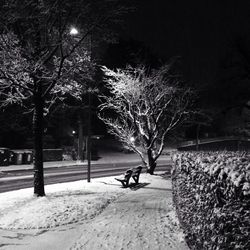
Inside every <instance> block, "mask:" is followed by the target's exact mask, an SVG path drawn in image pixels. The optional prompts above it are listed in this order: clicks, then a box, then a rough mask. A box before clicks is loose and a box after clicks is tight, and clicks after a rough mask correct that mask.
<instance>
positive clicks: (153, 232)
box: [0, 174, 188, 250]
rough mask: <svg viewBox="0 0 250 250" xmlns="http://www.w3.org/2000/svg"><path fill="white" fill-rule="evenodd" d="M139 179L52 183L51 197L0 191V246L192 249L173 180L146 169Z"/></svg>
mask: <svg viewBox="0 0 250 250" xmlns="http://www.w3.org/2000/svg"><path fill="white" fill-rule="evenodd" d="M140 183H141V184H140V187H139V188H137V189H129V188H127V189H122V188H121V185H120V184H119V183H117V181H115V180H114V177H106V178H97V179H95V180H93V181H92V183H87V182H86V181H78V182H72V183H67V184H66V183H62V184H56V185H50V186H47V187H46V190H47V197H46V198H39V199H36V198H34V197H33V196H32V191H33V190H32V189H26V190H25V189H24V190H20V191H13V192H9V193H3V194H0V225H2V229H0V250H16V249H18V250H66V249H67V250H68V249H71V250H75V249H84V250H105V249H106V250H147V249H148V250H168V249H172V250H177V249H180V250H188V247H187V246H186V244H185V242H184V241H183V234H182V233H181V230H180V228H179V226H178V220H177V218H176V215H175V212H174V210H173V207H172V191H171V181H170V180H166V179H163V178H162V177H160V176H150V175H147V174H142V175H141V178H140ZM69 208H70V210H69ZM1 211H2V212H1ZM35 218H36V219H35ZM31 219H33V220H31ZM55 219H57V220H58V223H59V226H56V227H50V226H52V225H53V223H54V221H55ZM69 221H71V224H67V222H69ZM8 227H10V228H12V230H9V229H8ZM18 228H26V229H18ZM32 228H37V229H32Z"/></svg>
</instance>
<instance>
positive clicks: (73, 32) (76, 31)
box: [69, 27, 79, 36]
mask: <svg viewBox="0 0 250 250" xmlns="http://www.w3.org/2000/svg"><path fill="white" fill-rule="evenodd" d="M78 33H79V31H78V30H77V29H76V28H75V27H72V28H71V29H70V32H69V34H70V35H72V36H74V35H77V34H78Z"/></svg>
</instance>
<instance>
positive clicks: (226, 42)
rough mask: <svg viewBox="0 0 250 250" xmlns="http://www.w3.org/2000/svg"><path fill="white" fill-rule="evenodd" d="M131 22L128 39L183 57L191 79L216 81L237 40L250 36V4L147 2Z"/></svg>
mask: <svg viewBox="0 0 250 250" xmlns="http://www.w3.org/2000/svg"><path fill="white" fill-rule="evenodd" d="M137 2H138V6H137V11H136V12H134V13H133V14H131V15H130V16H129V18H128V23H127V27H126V28H127V36H129V37H132V38H134V39H136V40H139V41H143V42H144V43H145V44H146V45H148V46H150V47H151V48H152V50H153V51H154V52H156V53H157V54H158V55H159V56H160V57H163V58H165V59H167V58H170V57H172V56H176V55H179V56H181V57H182V61H183V64H184V68H185V71H186V75H187V78H189V79H190V80H192V81H195V82H197V84H199V82H203V83H206V82H209V81H214V79H215V78H216V76H217V73H218V65H219V61H220V59H221V58H222V57H223V56H224V53H226V51H227V47H228V46H230V41H231V39H232V38H233V37H236V36H238V35H239V34H240V35H244V34H247V33H250V4H249V3H247V2H249V1H232V0H228V1H226V0H220V1H214V0H211V1H199V0H195V1H194V0H191V1H184V0H182V1H181V0H175V1H174V0H154V1H149V0H143V1H137Z"/></svg>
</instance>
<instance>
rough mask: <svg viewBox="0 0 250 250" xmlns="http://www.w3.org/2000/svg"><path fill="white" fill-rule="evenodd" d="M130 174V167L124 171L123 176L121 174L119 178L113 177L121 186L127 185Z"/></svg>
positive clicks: (131, 172) (131, 171)
mask: <svg viewBox="0 0 250 250" xmlns="http://www.w3.org/2000/svg"><path fill="white" fill-rule="evenodd" d="M132 174H133V170H132V169H128V170H127V171H126V172H125V174H124V176H123V178H122V179H119V178H115V179H116V180H117V181H120V182H121V183H122V186H123V187H128V185H129V179H130V178H131V176H132Z"/></svg>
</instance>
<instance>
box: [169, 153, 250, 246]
mask: <svg viewBox="0 0 250 250" xmlns="http://www.w3.org/2000/svg"><path fill="white" fill-rule="evenodd" d="M173 162H174V164H173V165H174V166H173V172H172V183H173V199H174V204H175V206H176V210H177V214H178V217H179V220H180V223H181V225H182V227H183V230H184V233H185V235H186V239H187V243H188V245H189V247H190V249H215V250H220V249H227V250H229V249H250V154H249V153H246V152H184V153H178V154H176V155H174V156H173Z"/></svg>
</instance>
